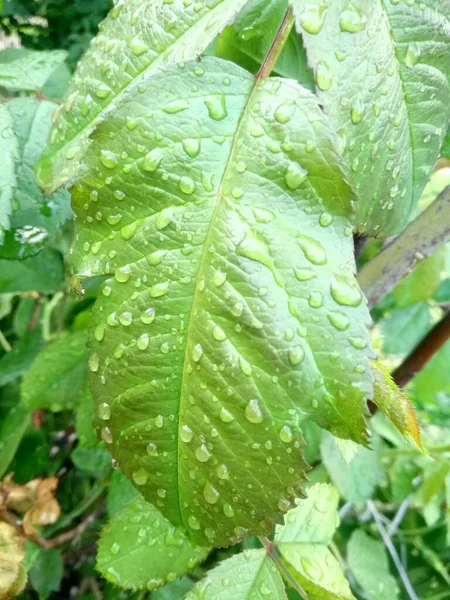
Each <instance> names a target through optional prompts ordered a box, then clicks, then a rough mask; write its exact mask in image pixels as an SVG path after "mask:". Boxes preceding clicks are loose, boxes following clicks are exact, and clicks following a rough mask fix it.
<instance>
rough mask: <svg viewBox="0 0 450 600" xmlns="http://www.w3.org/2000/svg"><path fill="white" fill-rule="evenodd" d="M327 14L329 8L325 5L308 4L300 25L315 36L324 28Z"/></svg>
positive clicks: (301, 16)
mask: <svg viewBox="0 0 450 600" xmlns="http://www.w3.org/2000/svg"><path fill="white" fill-rule="evenodd" d="M326 12H327V7H326V6H325V5H324V4H321V5H317V4H308V5H307V6H306V7H305V10H304V11H303V12H302V14H301V15H300V25H301V26H302V27H303V29H304V30H305V31H306V32H307V33H311V34H313V35H315V34H317V33H319V32H320V31H321V29H322V27H323V21H324V19H325V14H326Z"/></svg>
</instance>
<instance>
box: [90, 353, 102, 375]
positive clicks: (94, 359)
mask: <svg viewBox="0 0 450 600" xmlns="http://www.w3.org/2000/svg"><path fill="white" fill-rule="evenodd" d="M88 363H89V369H90V370H91V371H92V372H93V373H96V372H97V371H98V367H99V365H100V359H99V358H98V354H95V353H94V354H91V356H90V357H89V361H88Z"/></svg>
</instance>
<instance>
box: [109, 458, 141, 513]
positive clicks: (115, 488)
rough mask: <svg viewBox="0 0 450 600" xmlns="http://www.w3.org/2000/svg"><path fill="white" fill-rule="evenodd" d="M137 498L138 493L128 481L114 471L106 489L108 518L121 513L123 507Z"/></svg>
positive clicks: (117, 471) (118, 471)
mask: <svg viewBox="0 0 450 600" xmlns="http://www.w3.org/2000/svg"><path fill="white" fill-rule="evenodd" d="M137 496H138V491H137V490H136V488H135V487H134V486H133V485H132V483H131V482H130V480H129V479H127V478H126V477H125V475H124V474H123V473H122V471H120V470H119V469H117V470H115V471H114V473H113V474H112V476H111V483H110V485H109V489H108V497H107V500H106V506H107V512H108V517H109V518H111V517H113V516H114V515H115V514H116V513H118V512H119V511H121V510H122V509H123V508H125V506H126V505H127V504H128V503H129V502H131V501H132V500H135V499H136V497H137Z"/></svg>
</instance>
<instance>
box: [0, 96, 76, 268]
mask: <svg viewBox="0 0 450 600" xmlns="http://www.w3.org/2000/svg"><path fill="white" fill-rule="evenodd" d="M7 108H8V111H9V113H10V114H11V117H12V120H13V131H14V134H15V136H16V140H17V145H18V152H17V156H16V161H15V165H14V166H12V167H11V169H12V173H13V174H14V176H15V191H14V194H13V198H12V202H13V212H12V215H11V219H10V221H11V222H10V231H8V232H7V233H6V235H5V240H4V243H3V245H2V246H0V257H1V258H25V257H27V256H30V255H32V254H35V253H36V252H38V251H39V250H41V249H42V248H43V247H44V245H45V244H46V243H47V242H48V241H49V239H51V238H52V237H53V236H54V235H55V233H56V232H57V231H58V230H59V229H60V227H61V226H62V225H63V223H64V222H65V221H67V220H68V219H69V218H70V216H71V210H70V203H69V194H68V192H67V191H66V190H59V191H58V192H56V193H55V194H54V195H53V196H52V197H51V198H44V197H43V195H42V193H41V191H40V190H39V188H38V186H37V184H36V181H35V175H34V165H35V163H36V161H37V160H38V158H39V156H40V155H41V152H42V148H43V146H44V144H45V141H46V138H47V135H48V132H49V129H50V125H51V115H52V113H53V111H54V110H55V108H56V105H55V104H53V103H51V102H40V101H38V100H35V99H34V98H20V99H16V100H12V101H11V102H8V104H7Z"/></svg>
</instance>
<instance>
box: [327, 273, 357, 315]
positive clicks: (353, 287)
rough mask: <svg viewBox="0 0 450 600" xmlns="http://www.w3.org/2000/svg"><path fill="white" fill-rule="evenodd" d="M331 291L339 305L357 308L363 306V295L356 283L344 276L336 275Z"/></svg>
mask: <svg viewBox="0 0 450 600" xmlns="http://www.w3.org/2000/svg"><path fill="white" fill-rule="evenodd" d="M330 291H331V295H332V297H333V299H334V300H335V301H336V302H337V303H338V304H341V305H343V306H355V307H356V306H359V305H360V304H361V301H362V294H361V291H360V290H359V288H358V287H357V284H356V281H355V282H353V281H351V280H349V279H347V277H345V276H344V275H334V277H333V279H332V281H331V288H330Z"/></svg>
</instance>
